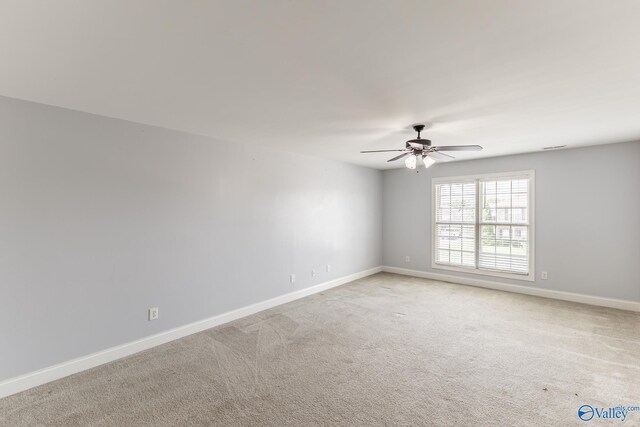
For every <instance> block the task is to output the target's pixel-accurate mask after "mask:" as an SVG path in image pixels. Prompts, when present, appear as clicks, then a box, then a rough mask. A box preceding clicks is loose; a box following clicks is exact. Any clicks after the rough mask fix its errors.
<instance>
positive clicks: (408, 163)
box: [404, 154, 418, 169]
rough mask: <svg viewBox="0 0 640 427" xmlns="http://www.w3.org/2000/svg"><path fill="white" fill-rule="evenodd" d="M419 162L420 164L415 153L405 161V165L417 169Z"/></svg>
mask: <svg viewBox="0 0 640 427" xmlns="http://www.w3.org/2000/svg"><path fill="white" fill-rule="evenodd" d="M417 164H418V157H417V156H416V155H415V154H412V155H410V156H409V157H407V159H406V160H405V161H404V165H405V166H406V167H407V169H415V168H416V166H417Z"/></svg>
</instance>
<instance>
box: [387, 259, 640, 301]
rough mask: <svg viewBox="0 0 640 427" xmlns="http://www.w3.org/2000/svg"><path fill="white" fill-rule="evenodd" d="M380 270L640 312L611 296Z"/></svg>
mask: <svg viewBox="0 0 640 427" xmlns="http://www.w3.org/2000/svg"><path fill="white" fill-rule="evenodd" d="M382 271H386V272H388V273H396V274H402V275H405V276H413V277H421V278H423V279H431V280H438V281H441V282H451V283H457V284H460V285H469V286H478V287H481V288H488V289H495V290H499V291H506V292H515V293H517V294H525V295H533V296H537V297H543V298H552V299H558V300H563V301H572V302H579V303H582V304H589V305H597V306H601V307H609V308H617V309H620V310H629V311H637V312H640V302H636V301H627V300H620V299H613V298H603V297H596V296H592V295H584V294H574V293H571V292H562V291H554V290H551V289H542V288H534V287H532V286H522V285H512V284H508V283H500V282H494V281H491V280H482V279H471V278H468V277H460V276H453V275H450V274H440V273H431V272H427V271H418V270H409V269H406V268H400V267H390V266H383V267H382Z"/></svg>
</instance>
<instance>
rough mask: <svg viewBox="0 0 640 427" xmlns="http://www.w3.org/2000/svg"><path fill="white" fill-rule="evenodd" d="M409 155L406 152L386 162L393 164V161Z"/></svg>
mask: <svg viewBox="0 0 640 427" xmlns="http://www.w3.org/2000/svg"><path fill="white" fill-rule="evenodd" d="M409 154H411V152H409V151H407V152H406V153H402V154H400V155H399V156H395V157H394V158H393V159H389V160H387V162H393V161H394V160H398V159H401V158H403V157H405V156H408V155H409Z"/></svg>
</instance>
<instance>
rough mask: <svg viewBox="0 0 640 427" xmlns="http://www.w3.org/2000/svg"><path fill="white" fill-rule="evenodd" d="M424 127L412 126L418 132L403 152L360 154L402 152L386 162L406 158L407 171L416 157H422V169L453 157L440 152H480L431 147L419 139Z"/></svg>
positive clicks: (470, 148) (471, 147)
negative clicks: (437, 161)
mask: <svg viewBox="0 0 640 427" xmlns="http://www.w3.org/2000/svg"><path fill="white" fill-rule="evenodd" d="M424 127H425V126H424V125H421V124H420V125H413V130H415V131H416V132H418V137H417V138H416V139H410V140H409V141H407V142H406V146H405V148H404V149H403V150H369V151H361V153H385V152H390V151H402V154H400V155H398V156H396V157H394V158H392V159H389V160H387V162H393V161H396V160H399V159H401V158H403V157H407V156H409V157H407V158H406V159H405V161H404V164H405V166H406V167H407V168H409V169H415V168H416V166H417V164H418V157H422V161H423V162H424V167H425V168H429V167H431V166H432V165H433V164H434V163H435V162H436V160H450V159H454V158H455V157H453V156H450V155H448V154H444V153H442V151H480V150H482V147H481V146H479V145H450V146H435V147H434V146H432V145H431V140H429V139H422V138H420V132H422V131H423V130H424Z"/></svg>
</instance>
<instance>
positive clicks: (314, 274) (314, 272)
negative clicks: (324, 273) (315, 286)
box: [311, 268, 316, 277]
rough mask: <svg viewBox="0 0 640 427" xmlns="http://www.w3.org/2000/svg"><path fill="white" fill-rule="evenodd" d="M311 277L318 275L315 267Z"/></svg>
mask: <svg viewBox="0 0 640 427" xmlns="http://www.w3.org/2000/svg"><path fill="white" fill-rule="evenodd" d="M311 277H316V270H315V268H314V269H313V270H311Z"/></svg>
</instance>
